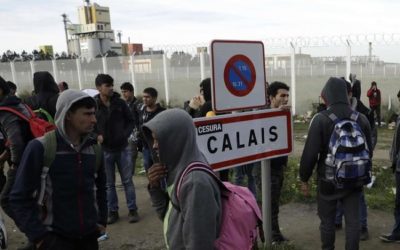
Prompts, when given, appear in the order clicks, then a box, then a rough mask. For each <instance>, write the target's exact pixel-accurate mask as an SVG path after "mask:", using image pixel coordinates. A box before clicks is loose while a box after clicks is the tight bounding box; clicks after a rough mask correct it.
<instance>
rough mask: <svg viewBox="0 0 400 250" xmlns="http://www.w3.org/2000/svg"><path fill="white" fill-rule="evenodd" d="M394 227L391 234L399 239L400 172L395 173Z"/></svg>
mask: <svg viewBox="0 0 400 250" xmlns="http://www.w3.org/2000/svg"><path fill="white" fill-rule="evenodd" d="M394 221H395V223H394V227H393V230H392V234H393V235H394V236H396V237H400V172H396V200H395V207H394Z"/></svg>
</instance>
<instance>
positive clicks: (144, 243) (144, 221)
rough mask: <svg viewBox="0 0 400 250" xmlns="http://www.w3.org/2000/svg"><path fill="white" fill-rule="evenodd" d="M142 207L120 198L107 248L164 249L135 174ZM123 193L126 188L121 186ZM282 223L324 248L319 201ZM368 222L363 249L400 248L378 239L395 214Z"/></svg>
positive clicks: (293, 210) (310, 248)
mask: <svg viewBox="0 0 400 250" xmlns="http://www.w3.org/2000/svg"><path fill="white" fill-rule="evenodd" d="M134 180H135V185H136V192H137V197H138V207H139V214H140V218H141V220H140V221H139V222H138V223H135V224H129V223H128V222H127V213H128V212H127V209H126V207H125V205H124V204H125V201H124V200H120V202H119V204H120V217H121V218H120V220H119V221H118V222H117V223H116V224H114V225H110V226H109V227H108V234H109V236H110V238H109V239H108V240H106V241H103V242H101V243H100V249H103V250H134V249H135V250H161V249H164V239H163V236H162V223H161V221H160V220H159V219H158V218H157V217H156V214H155V212H154V211H153V210H152V208H151V205H150V200H149V198H148V193H147V190H146V184H147V181H146V178H145V177H142V176H140V177H135V178H134ZM118 193H119V197H124V196H123V191H122V189H121V188H118ZM280 223H281V228H282V232H283V233H284V235H285V236H286V237H288V238H289V239H290V240H291V244H292V245H295V246H296V249H304V250H314V249H320V240H319V231H318V226H319V219H318V217H317V212H316V205H315V204H300V203H290V204H286V205H284V206H282V207H281V212H280ZM368 224H369V230H370V237H371V238H370V240H368V241H365V242H361V244H360V249H365V250H376V249H385V250H386V249H387V250H395V249H397V250H398V249H400V245H398V244H384V243H381V242H380V241H379V239H378V236H379V234H380V233H382V232H388V231H389V230H390V228H391V227H392V224H393V216H392V214H390V213H385V212H381V211H377V210H369V211H368ZM6 225H7V230H8V233H9V249H16V248H17V247H19V246H21V245H22V244H23V242H24V240H25V239H24V238H23V237H22V234H21V233H20V232H19V231H18V230H17V229H16V228H15V226H14V224H13V223H12V222H11V221H10V220H9V219H8V218H7V219H6ZM336 248H337V249H344V230H341V231H338V233H337V236H336Z"/></svg>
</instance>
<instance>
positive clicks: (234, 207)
mask: <svg viewBox="0 0 400 250" xmlns="http://www.w3.org/2000/svg"><path fill="white" fill-rule="evenodd" d="M143 132H144V136H145V139H146V142H147V143H148V144H149V148H152V149H153V159H154V162H155V163H154V164H153V165H152V166H151V168H150V169H149V171H148V178H149V185H148V189H149V193H150V197H151V200H152V203H153V207H155V209H156V212H157V214H158V215H159V217H160V219H162V220H163V222H164V238H165V243H166V246H167V249H174V250H175V249H193V250H196V249H198V250H200V249H201V250H204V249H230V250H236V249H237V250H239V249H240V250H246V249H247V250H250V249H252V248H253V246H254V245H256V243H257V228H258V226H261V214H260V210H259V208H258V206H257V203H256V201H255V198H254V196H253V194H252V193H251V192H250V191H249V190H248V189H247V188H244V187H238V186H235V185H233V184H230V183H222V182H221V181H219V179H218V178H217V177H216V175H215V174H214V172H213V171H212V169H211V168H210V166H209V164H208V162H207V159H206V158H205V156H204V155H203V153H202V152H201V151H200V149H199V147H198V145H197V141H196V128H195V127H194V124H193V120H192V118H191V117H190V115H188V114H187V113H186V112H185V111H184V110H181V109H170V110H166V111H164V112H161V113H160V114H158V115H157V116H156V117H154V118H153V119H152V120H151V121H149V122H147V123H145V124H144V125H143Z"/></svg>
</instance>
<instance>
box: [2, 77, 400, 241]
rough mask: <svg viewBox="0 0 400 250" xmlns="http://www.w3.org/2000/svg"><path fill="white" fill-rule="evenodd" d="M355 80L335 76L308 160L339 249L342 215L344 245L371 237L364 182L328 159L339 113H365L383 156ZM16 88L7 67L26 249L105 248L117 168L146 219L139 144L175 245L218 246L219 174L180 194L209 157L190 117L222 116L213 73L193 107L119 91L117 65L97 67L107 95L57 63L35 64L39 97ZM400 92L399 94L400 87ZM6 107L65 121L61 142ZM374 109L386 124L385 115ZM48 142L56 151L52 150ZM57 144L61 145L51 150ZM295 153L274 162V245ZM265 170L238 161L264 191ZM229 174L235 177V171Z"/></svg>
mask: <svg viewBox="0 0 400 250" xmlns="http://www.w3.org/2000/svg"><path fill="white" fill-rule="evenodd" d="M354 79H355V77H354V76H353V81H352V83H350V82H347V81H346V80H345V79H341V78H330V79H329V80H328V82H327V83H326V84H325V86H324V88H323V90H322V94H321V95H322V97H323V100H324V102H325V104H326V110H325V111H324V110H322V111H321V112H319V113H317V114H316V115H315V116H314V118H313V119H312V121H311V124H310V128H309V134H308V136H307V140H306V143H305V146H304V151H303V154H302V157H301V162H300V169H299V175H300V179H301V187H300V188H301V191H302V192H303V194H304V195H309V192H310V188H309V184H308V181H309V179H310V177H311V176H312V173H313V171H314V169H315V167H316V168H317V173H318V174H317V176H318V178H317V179H318V196H317V203H318V215H319V218H320V220H321V225H320V231H321V241H322V249H334V242H335V230H336V229H337V228H338V227H339V226H338V225H341V217H340V216H341V213H344V215H345V222H346V249H358V248H359V240H360V234H361V236H363V234H364V236H365V235H366V237H365V238H364V239H367V238H368V235H367V233H368V229H367V225H366V204H365V199H364V196H363V188H362V186H356V187H352V188H345V189H337V188H335V187H333V186H332V185H331V183H328V182H326V181H325V178H326V173H325V171H326V164H325V162H326V158H327V155H328V147H329V140H330V135H331V132H332V129H333V125H334V123H333V122H332V119H331V118H330V116H331V115H332V114H333V115H334V116H335V117H337V118H338V119H340V120H341V119H349V118H350V117H352V115H353V114H354V112H355V111H358V113H357V116H356V118H355V119H354V121H355V122H356V123H357V124H358V125H359V126H360V128H361V130H362V132H363V136H364V138H365V140H366V141H365V144H366V148H367V149H368V152H369V155H368V157H370V158H372V155H373V148H374V145H375V144H376V139H377V138H376V133H375V134H374V132H373V131H374V126H375V119H374V116H373V115H372V119H371V112H370V110H369V109H368V108H366V107H365V106H364V105H362V102H361V101H360V98H359V96H360V95H359V93H358V92H357V91H358V86H357V85H358V84H359V82H358V83H357V82H356V81H358V80H354ZM10 86H11V85H10V84H9V83H7V82H6V81H5V80H4V79H3V78H1V77H0V128H1V132H2V134H3V135H4V137H5V141H7V143H6V147H5V149H4V151H3V152H0V153H1V155H0V162H2V163H4V162H6V161H7V162H8V165H9V171H8V173H7V178H6V183H5V184H4V187H3V189H2V193H1V198H0V203H1V206H2V208H3V210H4V212H5V213H6V214H7V215H8V216H9V217H10V218H12V219H13V220H14V221H15V223H16V225H17V226H18V228H19V229H20V230H21V231H22V232H23V233H24V234H25V235H26V236H27V238H28V240H29V242H30V244H29V245H28V246H27V247H26V248H25V249H98V241H97V240H98V237H99V235H101V234H103V233H104V232H105V231H106V227H107V224H113V223H116V222H117V221H118V220H119V212H118V211H119V206H118V204H119V202H118V195H117V192H116V177H115V170H116V169H115V167H117V168H118V172H119V174H120V176H121V182H122V185H123V187H124V191H125V199H126V205H127V207H128V210H129V213H128V221H129V222H130V223H135V222H138V221H139V220H140V217H139V213H138V207H137V204H136V193H135V185H134V182H133V179H132V178H133V175H134V171H135V167H136V160H137V155H138V152H139V151H140V152H142V155H143V165H144V169H145V171H146V174H147V176H148V179H149V185H148V191H149V195H150V198H151V200H152V204H153V207H154V208H155V210H156V212H157V214H158V215H159V217H160V218H161V219H162V220H163V221H164V236H165V242H166V246H167V248H169V249H213V247H214V242H215V240H216V239H217V238H218V235H219V232H220V229H221V215H222V209H223V208H222V205H221V204H222V203H221V190H220V188H219V186H218V183H217V182H215V180H214V179H213V178H212V177H211V176H210V175H209V174H207V173H205V172H203V171H192V172H190V173H189V174H188V176H187V177H185V180H184V181H183V183H181V186H180V197H179V199H178V198H177V197H176V195H174V188H175V187H176V186H177V181H178V180H179V177H180V175H181V174H182V172H183V171H184V170H185V168H187V167H188V166H189V165H190V164H191V163H193V162H199V163H201V164H203V165H206V166H207V165H208V162H207V159H206V158H205V157H204V155H203V154H202V153H201V151H200V149H199V147H198V145H197V142H196V130H195V127H194V124H193V121H192V118H195V117H207V116H214V115H216V114H215V112H214V111H213V110H212V105H211V79H209V78H208V79H205V80H203V81H202V82H201V83H200V95H197V96H195V97H193V98H192V99H191V100H189V101H188V102H186V103H185V107H184V109H183V110H182V109H168V110H166V109H165V108H163V107H162V106H161V105H160V104H159V103H158V102H157V97H158V92H157V90H156V89H155V88H152V87H148V88H145V89H144V90H143V93H142V101H139V100H138V98H136V96H135V92H134V87H133V85H132V84H131V83H129V82H125V83H123V84H122V85H121V86H120V90H121V95H120V94H118V93H117V92H115V91H114V79H113V78H112V77H111V76H110V75H107V74H99V75H97V77H96V79H95V87H96V89H97V90H98V92H99V94H98V95H96V96H94V97H91V96H89V95H88V94H86V93H84V92H82V91H78V90H72V89H68V85H67V84H66V83H65V82H64V83H61V84H58V85H57V84H56V82H55V81H54V79H53V77H52V76H51V74H50V73H49V72H36V73H35V74H34V95H33V96H32V97H29V98H28V99H26V100H24V101H21V100H20V99H19V98H18V97H16V96H15V95H14V94H13V93H11V91H10ZM289 91H290V88H289V86H288V85H286V84H285V83H283V82H272V83H271V84H269V85H268V97H269V102H268V106H266V107H265V108H275V109H283V110H289V109H290V106H288V100H289ZM370 92H371V93H370ZM357 96H358V98H357ZM368 96H371V97H372V98H378V99H379V102H373V105H375V106H371V102H370V107H371V109H372V107H376V105H378V107H377V108H376V109H375V110H376V111H377V110H378V109H379V105H380V92H379V89H377V88H376V83H373V84H372V86H371V89H370V90H369V91H368ZM398 97H399V101H400V92H399V94H398ZM377 103H379V104H377ZM1 106H7V107H12V108H15V109H17V110H19V112H21V113H23V114H24V115H25V116H27V117H30V116H32V114H31V112H29V111H30V110H29V109H33V110H38V109H43V110H45V111H46V112H48V113H49V114H50V115H51V116H52V117H54V123H55V125H56V130H55V133H54V134H55V137H54V138H55V139H54V142H53V143H52V144H49V141H50V139H49V138H48V136H47V134H46V135H45V136H44V137H39V138H34V137H33V136H32V133H31V131H30V127H29V124H28V123H26V122H24V121H22V120H21V119H20V118H18V117H16V116H14V115H13V114H12V113H10V112H7V111H4V110H1ZM377 113H379V112H377ZM327 114H328V115H327ZM376 116H377V118H378V119H377V121H378V123H379V121H380V116H379V114H377V115H376ZM399 124H400V119H399V121H398V125H397V128H396V134H395V137H394V140H393V146H392V151H391V160H392V165H393V168H394V171H395V172H396V183H397V193H396V212H395V222H396V223H395V226H394V229H393V231H392V232H391V233H390V234H388V235H382V236H381V239H382V240H383V241H386V242H400V187H399V186H400V158H399V154H400V153H399V152H400V125H399ZM378 125H379V124H378ZM49 145H51V147H52V148H53V151H51V150H48V148H49ZM98 145H101V151H99V146H98ZM171 145H174V146H173V147H172V146H171ZM49 152H51V153H52V154H53V155H52V156H50V157H49ZM49 158H51V161H49ZM287 162H288V158H287V157H279V158H275V159H272V161H271V194H272V204H271V205H272V206H271V207H272V211H271V213H272V240H273V243H274V244H280V243H282V242H284V241H287V240H288V239H287V238H286V237H284V236H283V234H282V233H281V231H280V227H279V219H278V215H279V200H280V194H281V189H282V184H283V178H284V170H285V168H286V166H287ZM46 165H47V166H46ZM259 169H260V167H259V166H258V165H257V164H250V165H246V166H241V167H238V168H237V169H236V170H235V173H236V176H237V178H236V180H237V182H240V181H241V179H242V178H243V174H245V175H247V176H248V177H249V180H248V185H249V189H250V190H251V191H252V192H253V194H254V195H255V196H256V195H257V187H256V186H259V184H260V183H261V181H260V175H259V173H258V172H259ZM219 176H220V178H221V179H222V180H228V179H229V171H225V172H222V173H220V175H219ZM38 196H40V202H39V203H40V205H38ZM341 211H343V212H341ZM363 221H365V223H364V222H363Z"/></svg>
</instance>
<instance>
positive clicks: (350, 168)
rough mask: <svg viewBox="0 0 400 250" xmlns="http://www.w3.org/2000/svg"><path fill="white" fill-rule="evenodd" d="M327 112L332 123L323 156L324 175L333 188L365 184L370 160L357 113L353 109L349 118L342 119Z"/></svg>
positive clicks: (369, 176) (368, 173)
mask: <svg viewBox="0 0 400 250" xmlns="http://www.w3.org/2000/svg"><path fill="white" fill-rule="evenodd" d="M327 112H329V110H328V111H327ZM325 114H326V113H325ZM327 115H328V117H329V118H330V119H331V120H332V121H333V123H334V127H333V131H332V134H331V137H330V140H329V148H328V154H327V157H326V159H325V179H326V180H327V181H328V182H331V183H333V184H334V185H335V187H336V188H337V189H344V188H356V187H361V186H363V185H366V184H368V183H369V182H370V181H371V167H372V162H371V157H370V150H369V148H368V145H367V141H366V138H365V135H364V133H363V132H362V130H361V127H360V125H359V124H358V123H357V118H358V116H359V113H358V112H356V111H353V113H352V114H351V116H350V118H345V119H342V120H340V119H338V117H337V116H336V115H335V114H334V113H332V112H329V113H328V114H327Z"/></svg>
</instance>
